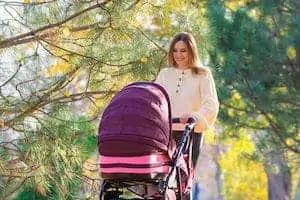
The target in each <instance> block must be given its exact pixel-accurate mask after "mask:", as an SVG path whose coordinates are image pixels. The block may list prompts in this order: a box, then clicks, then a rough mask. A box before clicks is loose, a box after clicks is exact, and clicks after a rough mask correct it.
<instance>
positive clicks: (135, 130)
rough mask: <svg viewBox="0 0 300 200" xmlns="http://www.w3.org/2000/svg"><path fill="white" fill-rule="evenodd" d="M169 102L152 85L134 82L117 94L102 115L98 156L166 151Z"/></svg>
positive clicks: (160, 87) (162, 89) (159, 88)
mask: <svg viewBox="0 0 300 200" xmlns="http://www.w3.org/2000/svg"><path fill="white" fill-rule="evenodd" d="M171 119H172V118H171V111H170V100H169V97H168V94H167V92H166V91H165V89H164V88H163V87H162V86H160V85H158V84H156V83H152V82H136V83H132V84H130V85H127V86H126V87H124V88H123V89H122V90H121V91H120V92H118V93H117V94H116V95H115V96H114V97H113V99H112V100H111V102H110V103H109V105H108V106H107V107H106V109H105V110H104V112H103V115H102V118H101V122H100V126H99V134H98V147H99V153H100V154H101V155H107V156H122V155H123V156H134V155H146V154H149V153H154V152H157V151H165V152H167V151H168V146H169V142H170V139H171V138H170V136H171V123H172V122H171Z"/></svg>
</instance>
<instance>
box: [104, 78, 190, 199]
mask: <svg viewBox="0 0 300 200" xmlns="http://www.w3.org/2000/svg"><path fill="white" fill-rule="evenodd" d="M193 125H194V124H193V123H191V124H189V125H188V126H186V131H185V134H184V137H183V138H182V141H181V142H180V145H178V147H177V149H176V144H175V141H174V140H173V138H172V137H171V131H172V130H171V126H172V118H171V109H170V101H169V97H168V94H167V93H166V91H165V90H164V88H163V87H161V86H160V85H158V84H156V83H152V82H151V83H150V82H137V83H133V84H130V85H128V86H126V87H124V88H123V89H122V90H121V91H120V92H119V93H117V94H116V95H115V96H114V98H113V99H112V100H111V102H110V104H109V105H108V106H107V108H106V109H105V111H104V112H103V115H102V118H101V122H100V125H99V135H98V147H99V164H100V175H101V177H102V179H103V183H102V186H101V192H100V199H123V198H121V197H120V195H121V194H122V191H123V189H124V188H129V190H131V189H130V188H132V187H134V186H142V188H144V190H143V191H144V192H142V194H140V193H139V192H136V191H134V193H136V194H139V195H140V196H142V197H143V198H144V199H172V200H173V199H188V198H187V196H188V192H189V189H190V186H191V180H192V165H191V159H190V158H191V156H190V155H189V153H190V152H191V151H190V148H189V146H190V145H189V144H187V142H186V141H188V140H187V138H188V137H189V136H188V134H189V132H190V131H191V129H192V128H193ZM182 152H186V153H185V154H182ZM183 155H185V156H183ZM150 185H152V186H154V188H156V190H155V191H154V192H153V191H152V193H151V194H149V191H148V189H149V187H150ZM152 188H153V187H152Z"/></svg>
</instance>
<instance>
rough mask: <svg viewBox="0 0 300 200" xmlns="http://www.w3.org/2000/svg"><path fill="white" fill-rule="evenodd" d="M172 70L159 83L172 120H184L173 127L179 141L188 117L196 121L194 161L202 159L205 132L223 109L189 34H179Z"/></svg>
mask: <svg viewBox="0 0 300 200" xmlns="http://www.w3.org/2000/svg"><path fill="white" fill-rule="evenodd" d="M168 64H169V67H168V68H164V69H162V70H161V71H160V72H159V74H158V76H157V78H156V81H155V82H156V83H159V84H160V85H162V86H163V87H164V88H165V89H166V91H167V92H168V94H169V97H170V101H171V109H172V117H173V118H177V117H178V118H180V124H173V127H172V129H173V137H174V139H175V140H176V142H177V143H178V142H179V139H180V137H181V135H182V132H183V130H184V128H185V123H186V122H187V120H188V118H194V119H195V121H196V126H195V128H194V131H193V133H192V140H193V143H192V162H193V165H194V166H195V165H196V162H197V158H198V156H199V150H200V145H201V144H200V142H201V136H202V134H200V133H202V132H204V131H206V130H208V129H210V128H212V127H213V125H214V122H215V120H216V116H217V113H218V109H219V102H218V98H217V92H216V88H215V83H214V80H213V77H212V74H211V72H210V70H209V68H207V67H204V66H202V65H200V61H199V57H198V53H197V46H196V42H195V39H194V37H193V36H192V35H191V34H189V33H186V32H182V33H178V34H177V35H175V37H174V38H173V40H172V41H171V43H170V47H169V52H168Z"/></svg>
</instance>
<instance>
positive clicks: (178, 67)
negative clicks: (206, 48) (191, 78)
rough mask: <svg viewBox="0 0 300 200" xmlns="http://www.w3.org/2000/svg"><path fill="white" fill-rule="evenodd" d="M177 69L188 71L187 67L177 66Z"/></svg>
mask: <svg viewBox="0 0 300 200" xmlns="http://www.w3.org/2000/svg"><path fill="white" fill-rule="evenodd" d="M177 69H179V70H187V69H189V67H188V66H177Z"/></svg>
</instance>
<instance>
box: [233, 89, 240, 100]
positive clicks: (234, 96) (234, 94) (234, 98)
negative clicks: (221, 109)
mask: <svg viewBox="0 0 300 200" xmlns="http://www.w3.org/2000/svg"><path fill="white" fill-rule="evenodd" d="M231 99H232V100H240V99H241V95H240V94H239V93H238V92H237V91H234V92H233V94H232V96H231Z"/></svg>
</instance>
